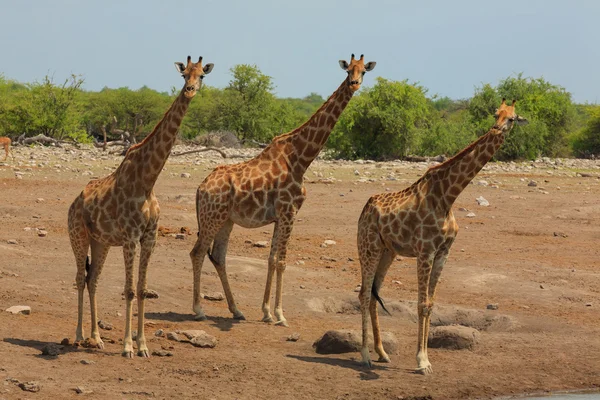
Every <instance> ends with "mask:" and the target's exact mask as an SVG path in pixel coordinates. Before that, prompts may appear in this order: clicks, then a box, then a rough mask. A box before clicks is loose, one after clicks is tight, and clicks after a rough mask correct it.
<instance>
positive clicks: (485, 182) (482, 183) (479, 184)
mask: <svg viewBox="0 0 600 400" xmlns="http://www.w3.org/2000/svg"><path fill="white" fill-rule="evenodd" d="M475 184H476V185H477V186H487V185H488V182H487V181H483V180H481V181H477V183H475Z"/></svg>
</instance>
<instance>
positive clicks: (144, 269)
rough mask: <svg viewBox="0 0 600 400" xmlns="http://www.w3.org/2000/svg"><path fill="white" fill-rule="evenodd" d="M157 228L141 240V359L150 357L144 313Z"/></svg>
mask: <svg viewBox="0 0 600 400" xmlns="http://www.w3.org/2000/svg"><path fill="white" fill-rule="evenodd" d="M156 228H157V227H156V226H154V229H149V230H148V231H146V233H145V234H144V237H142V239H141V240H140V268H139V270H138V283H137V303H138V304H137V305H138V329H137V337H136V342H137V348H138V352H137V355H138V356H139V357H150V352H149V350H148V346H147V345H146V336H145V335H144V312H145V302H146V292H147V290H148V284H147V279H146V278H147V275H148V263H149V262H150V256H151V255H152V252H153V251H154V246H155V244H156V232H157V231H156Z"/></svg>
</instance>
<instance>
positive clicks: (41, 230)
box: [37, 229, 48, 237]
mask: <svg viewBox="0 0 600 400" xmlns="http://www.w3.org/2000/svg"><path fill="white" fill-rule="evenodd" d="M37 234H38V236H39V237H46V236H48V231H46V230H44V229H38V231H37Z"/></svg>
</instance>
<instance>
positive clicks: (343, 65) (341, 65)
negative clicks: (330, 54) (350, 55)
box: [340, 60, 349, 71]
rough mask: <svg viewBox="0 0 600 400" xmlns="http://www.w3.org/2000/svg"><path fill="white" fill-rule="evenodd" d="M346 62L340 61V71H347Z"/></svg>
mask: <svg viewBox="0 0 600 400" xmlns="http://www.w3.org/2000/svg"><path fill="white" fill-rule="evenodd" d="M348 66H349V65H348V62H347V61H346V60H340V67H342V69H343V70H344V71H346V70H348Z"/></svg>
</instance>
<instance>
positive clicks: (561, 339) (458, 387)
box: [0, 146, 600, 399]
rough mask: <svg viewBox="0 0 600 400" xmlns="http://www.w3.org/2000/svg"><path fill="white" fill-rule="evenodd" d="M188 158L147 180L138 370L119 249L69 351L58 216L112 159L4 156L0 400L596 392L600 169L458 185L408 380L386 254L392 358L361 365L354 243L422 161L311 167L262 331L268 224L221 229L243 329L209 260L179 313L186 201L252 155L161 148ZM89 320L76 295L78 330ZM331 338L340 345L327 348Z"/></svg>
mask: <svg viewBox="0 0 600 400" xmlns="http://www.w3.org/2000/svg"><path fill="white" fill-rule="evenodd" d="M192 149H193V148H191V147H186V146H176V148H175V149H174V152H173V153H174V155H173V156H172V157H171V158H170V159H169V160H168V162H167V165H166V168H165V171H164V172H163V173H162V175H161V177H160V178H159V180H158V182H157V185H156V194H157V196H158V198H159V201H160V202H161V210H162V216H161V226H162V230H161V236H160V237H159V241H158V244H157V247H156V250H155V253H154V256H153V258H152V260H151V264H150V271H149V286H150V288H151V289H153V290H154V291H155V292H156V294H157V295H158V297H157V298H155V299H150V300H148V303H147V310H146V322H147V323H146V329H145V333H146V337H147V339H148V340H149V347H150V351H151V352H152V353H153V356H152V357H151V358H149V359H141V358H137V357H136V358H134V359H133V360H127V359H124V358H122V357H121V355H120V353H121V343H120V342H121V340H122V336H123V330H124V317H123V314H124V299H123V297H122V290H123V285H124V273H123V260H122V254H121V252H120V251H119V249H118V248H116V249H113V250H112V251H111V252H110V254H109V257H108V260H107V263H106V266H105V268H104V271H103V273H102V276H101V278H100V284H99V291H98V293H99V294H98V303H99V304H98V307H99V315H100V319H101V320H102V324H101V334H102V336H103V337H104V341H105V343H106V348H105V349H104V350H95V349H88V348H81V347H79V348H75V347H73V346H71V345H70V342H72V340H73V339H74V336H75V325H76V314H77V294H76V290H75V287H74V277H75V265H74V260H73V255H72V252H71V249H70V245H69V240H68V234H67V229H66V220H67V209H68V207H69V205H70V203H71V201H72V200H73V199H74V198H75V197H76V196H77V195H78V194H79V192H80V191H81V189H82V188H83V186H84V185H85V184H86V183H87V182H88V181H89V180H90V179H91V178H93V177H100V176H104V175H106V174H108V173H110V172H111V171H113V170H114V168H116V166H118V164H119V163H120V161H121V159H122V158H121V157H120V156H118V155H113V154H106V153H103V152H102V151H101V150H98V149H92V148H89V147H86V146H82V147H81V148H75V147H71V146H66V147H62V148H57V147H45V148H44V147H15V148H14V153H15V156H16V159H15V160H14V161H13V160H10V159H9V160H8V162H5V163H0V227H1V228H0V337H1V338H2V341H0V381H1V382H2V385H0V399H13V398H14V399H16V398H33V397H35V396H44V397H45V398H76V397H85V398H90V399H92V398H103V399H106V398H132V399H142V398H165V399H171V398H206V399H232V398H239V399H247V398H260V399H262V398H278V399H279V398H283V399H288V398H289V399H297V398H300V397H304V398H311V399H312V398H315V399H317V398H323V399H401V398H404V399H416V398H419V399H426V398H433V399H447V398H494V397H497V396H513V395H519V394H524V393H544V392H547V391H553V390H563V389H589V388H599V387H600V340H599V339H598V338H599V331H600V324H599V321H600V271H599V269H598V266H599V261H598V260H599V258H600V257H599V256H600V248H599V246H598V243H599V242H600V230H599V228H598V226H599V225H600V213H599V211H600V201H598V196H599V195H600V179H599V178H598V177H599V176H600V161H591V160H567V159H540V160H537V161H535V162H520V163H490V164H488V165H487V166H486V167H485V168H484V170H483V171H482V172H481V173H480V174H479V176H478V177H477V178H476V179H475V180H474V182H473V185H469V187H468V188H467V189H466V190H465V191H464V192H463V194H462V195H461V196H460V197H459V199H458V201H457V203H456V205H455V214H456V217H457V219H458V223H459V225H460V228H461V230H460V233H459V235H458V238H457V240H456V242H455V244H454V246H453V249H452V252H451V254H450V257H449V260H448V263H447V265H446V268H445V270H444V273H443V275H442V282H441V283H440V286H439V290H438V297H437V303H436V309H435V314H434V316H433V318H432V325H434V326H435V327H436V328H435V329H432V348H431V349H430V351H429V358H430V361H431V362H432V364H433V369H434V374H433V375H431V376H421V375H416V374H414V373H413V369H414V368H415V366H416V361H415V357H414V355H415V349H416V316H415V315H416V305H415V300H416V290H417V288H416V272H415V262H414V260H413V259H409V258H398V259H397V261H396V262H395V263H394V265H393V266H392V268H391V269H390V271H389V273H388V276H387V277H386V280H385V284H384V287H383V289H382V291H381V295H382V296H383V297H384V298H385V299H386V300H387V304H388V309H390V311H391V314H392V315H391V316H387V315H382V316H381V325H382V329H383V331H384V333H385V334H386V336H385V338H386V346H391V347H387V348H388V349H390V353H391V354H390V355H391V357H392V362H391V363H390V364H382V363H375V367H374V368H373V369H371V370H369V369H366V368H364V367H362V366H361V365H360V363H359V361H360V354H359V353H358V352H356V351H355V350H356V343H355V340H356V337H357V332H358V330H359V329H360V314H359V312H358V308H357V307H358V303H357V293H356V290H357V285H359V284H360V265H359V263H358V262H357V253H356V243H355V236H356V221H357V219H358V215H359V214H360V211H361V209H362V207H363V205H364V203H365V202H366V201H367V199H368V198H369V196H370V195H372V194H375V193H378V192H382V191H386V190H391V191H395V190H400V189H402V188H404V187H406V186H408V185H409V184H410V183H412V182H413V181H414V180H416V179H417V178H418V177H419V176H420V175H421V174H422V173H423V172H424V171H425V170H426V168H427V167H428V166H429V165H431V164H430V163H427V162H422V163H408V162H399V161H395V162H385V163H376V162H370V161H361V160H359V161H356V162H348V161H328V160H321V159H320V160H317V161H315V162H314V163H313V165H312V166H311V168H310V170H309V171H308V173H307V176H306V178H307V189H308V200H307V201H306V202H305V205H304V207H303V208H302V210H301V212H300V214H299V215H298V221H297V223H296V225H295V228H294V232H293V235H292V240H291V243H290V247H289V252H288V264H289V266H288V269H287V270H286V273H285V277H284V310H285V315H286V318H287V319H288V321H289V323H290V327H289V328H283V327H278V326H274V325H272V324H265V323H262V322H260V319H261V317H262V312H261V310H260V304H261V300H262V294H263V290H264V283H265V277H266V259H267V257H268V252H269V248H268V246H269V244H270V238H271V233H272V232H271V231H272V228H271V227H264V228H259V229H253V230H248V229H241V228H239V227H236V228H235V229H234V231H233V234H232V239H231V242H230V246H229V258H228V263H229V264H228V271H229V275H230V282H231V285H232V288H233V290H234V294H235V296H236V300H237V302H238V305H239V307H240V309H241V310H242V311H243V312H244V313H245V315H246V317H247V318H248V319H247V321H243V322H239V321H234V320H232V319H231V315H230V313H229V311H228V310H227V305H226V304H225V301H224V300H223V296H222V294H221V293H220V292H221V291H222V288H221V286H220V282H219V279H218V277H217V275H216V273H215V271H214V268H213V267H212V265H211V264H210V262H208V261H207V262H206V263H205V268H204V270H203V281H202V290H203V293H204V300H203V304H204V307H205V311H206V314H207V315H208V316H209V319H208V320H207V321H203V322H198V321H194V320H193V318H192V311H191V297H192V294H191V290H192V271H191V268H190V267H191V263H190V261H189V256H188V253H189V251H190V250H191V247H192V246H193V243H194V239H195V232H196V221H195V212H194V211H195V206H194V198H195V189H196V187H197V185H198V184H199V183H200V182H201V181H202V179H203V178H204V176H206V174H208V172H209V171H211V170H212V169H213V168H214V167H215V166H216V165H218V164H221V163H234V162H240V161H242V160H244V159H246V158H248V157H251V156H253V155H254V154H256V151H255V150H240V149H230V150H225V151H226V153H227V154H228V155H229V157H228V158H226V159H223V158H222V157H221V155H219V154H218V153H215V152H206V153H198V154H188V155H183V156H176V154H177V153H181V152H184V151H188V150H192ZM13 306H25V308H24V309H14V308H11V307H13ZM9 309H10V312H9V311H5V310H9ZM88 316H89V310H88V305H87V302H86V310H85V320H84V321H85V322H86V324H85V331H86V333H89V322H88V320H89V317H88ZM456 325H459V326H456ZM328 331H334V332H333V333H328V335H326V336H325V337H323V336H324V335H325V334H326V333H327V332H328ZM332 337H333V338H336V337H337V338H338V339H340V338H341V341H342V344H341V346H342V350H343V351H344V352H339V351H340V347H337V348H329V349H327V348H325V350H323V349H324V347H323V343H324V342H325V344H328V343H331V342H332V340H331V338H332ZM63 339H67V340H63ZM317 341H318V343H315V342H317ZM313 344H315V346H313ZM338 346H340V344H339V343H338ZM344 346H346V347H344ZM433 346H435V347H433ZM347 351H349V352H347ZM373 357H374V358H375V359H376V357H375V355H373ZM35 392H37V394H35ZM428 396H430V397H428Z"/></svg>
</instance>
